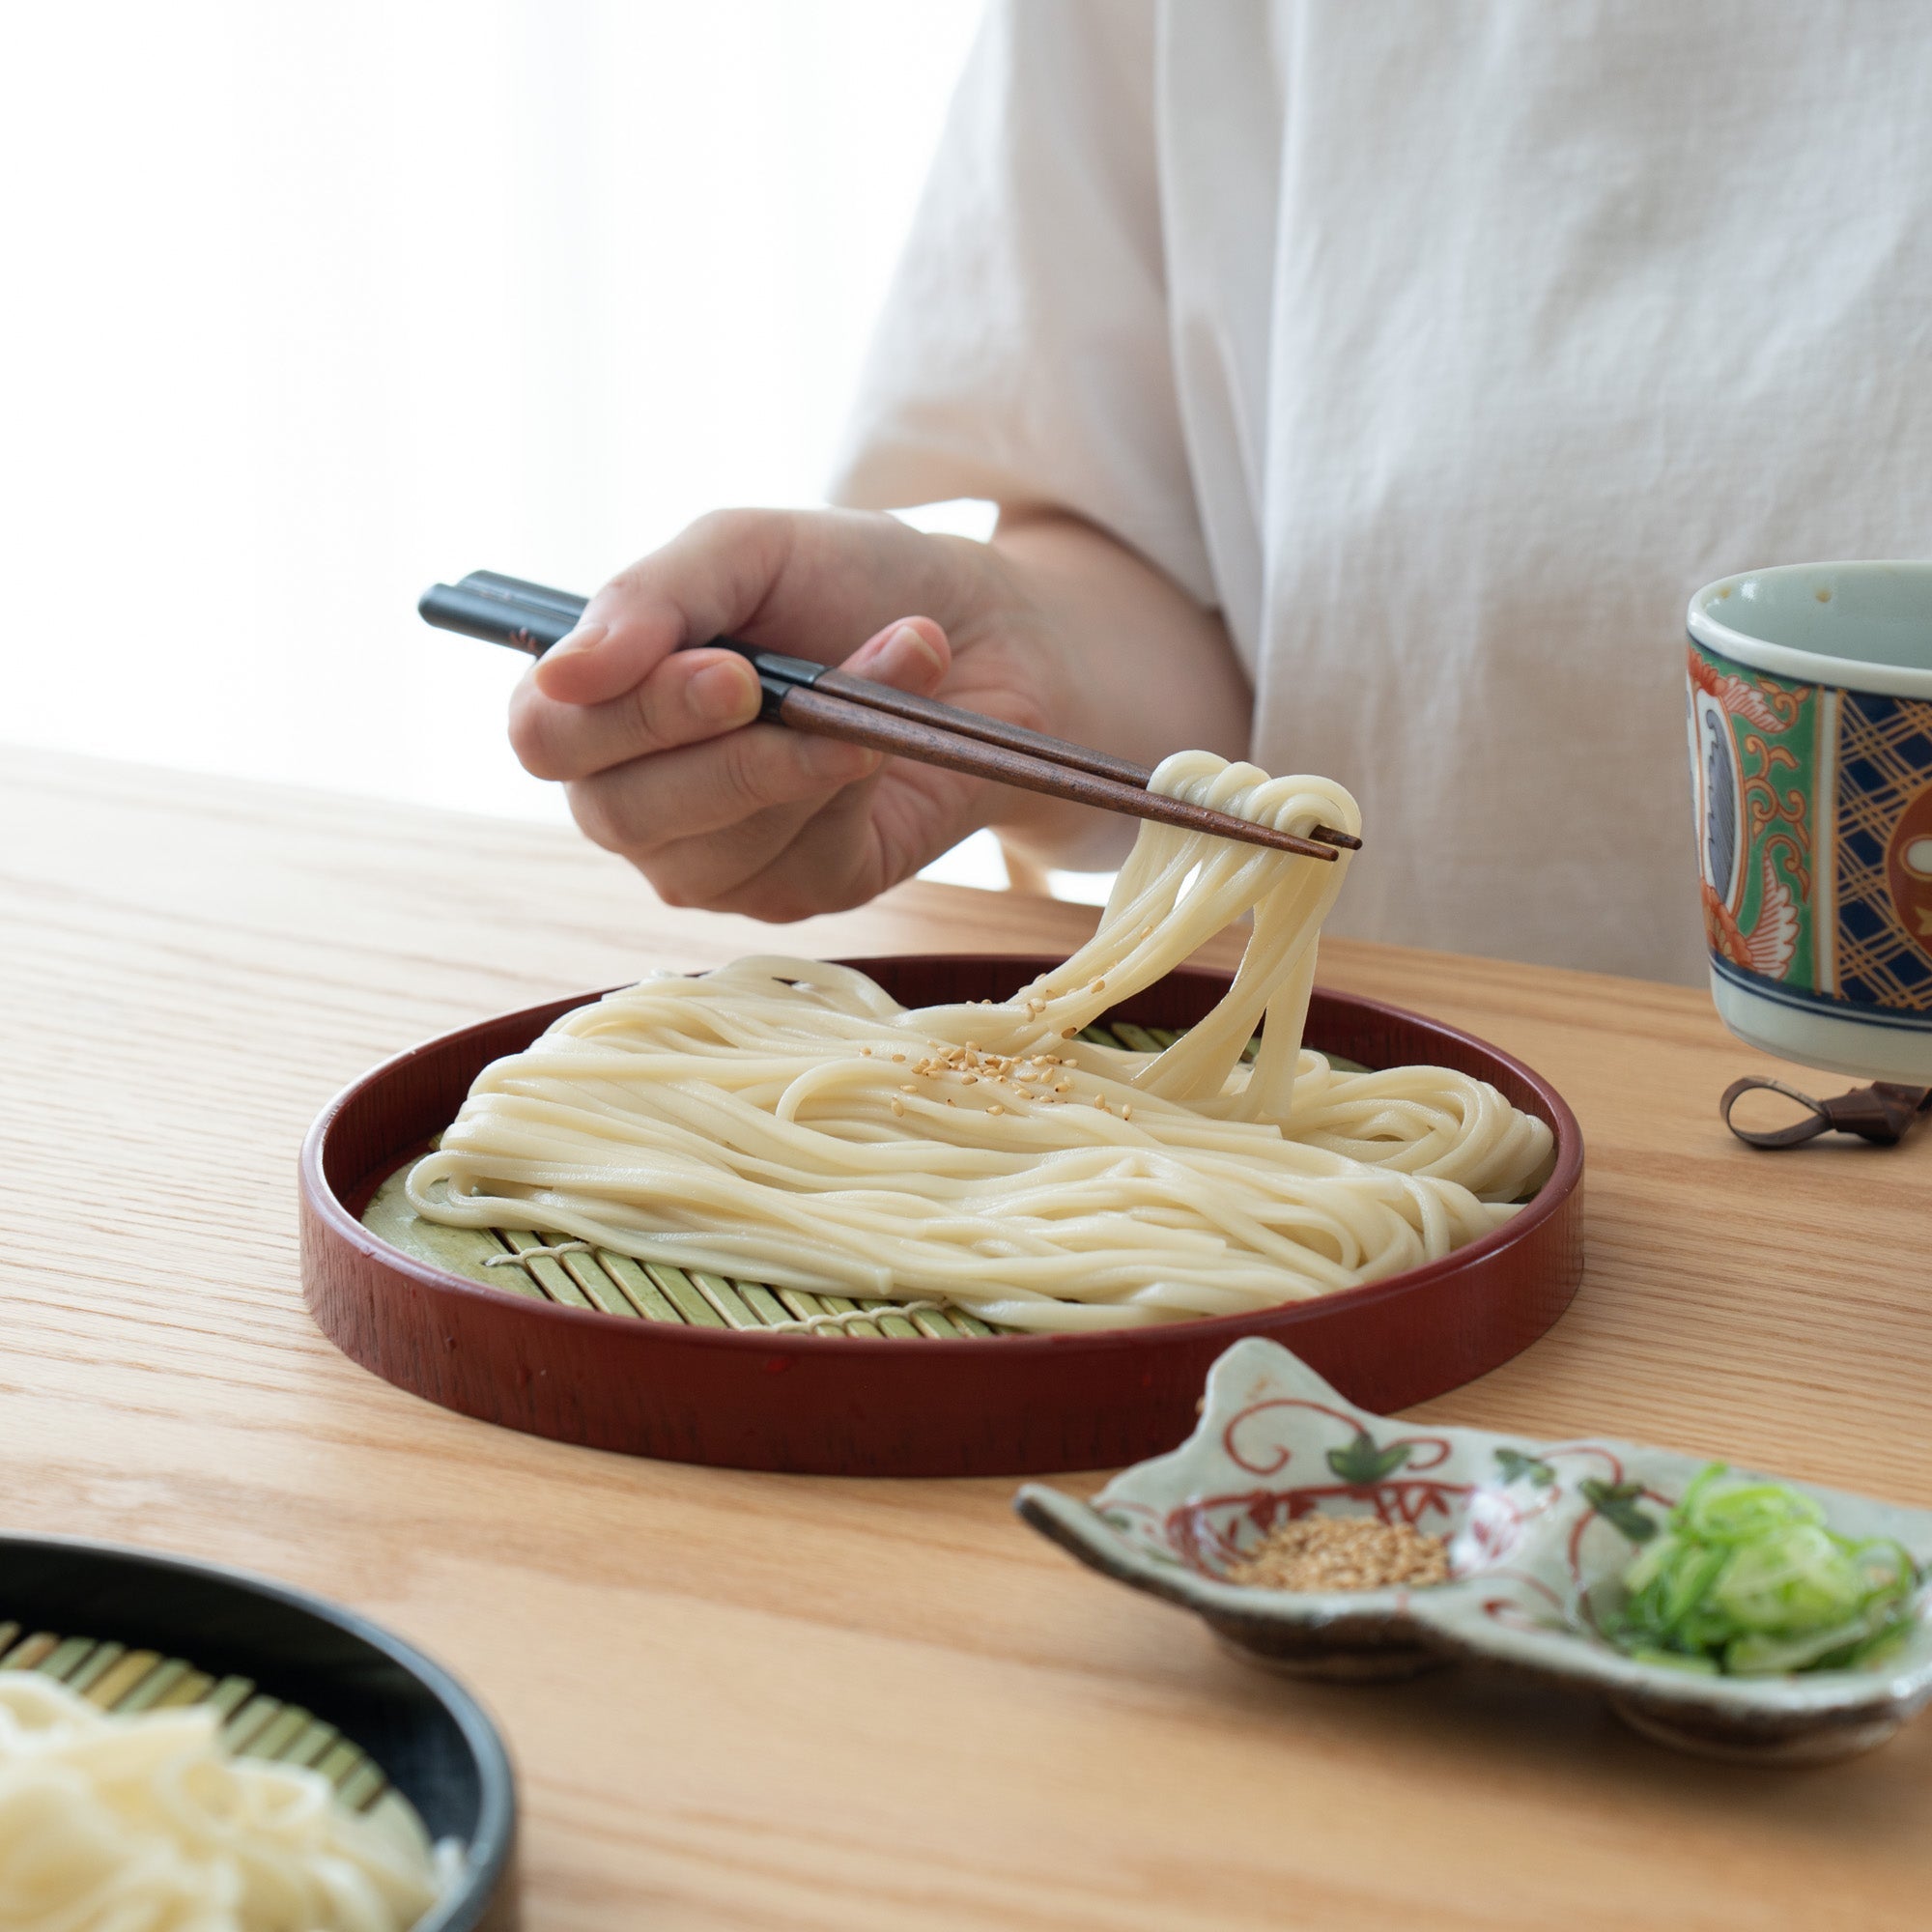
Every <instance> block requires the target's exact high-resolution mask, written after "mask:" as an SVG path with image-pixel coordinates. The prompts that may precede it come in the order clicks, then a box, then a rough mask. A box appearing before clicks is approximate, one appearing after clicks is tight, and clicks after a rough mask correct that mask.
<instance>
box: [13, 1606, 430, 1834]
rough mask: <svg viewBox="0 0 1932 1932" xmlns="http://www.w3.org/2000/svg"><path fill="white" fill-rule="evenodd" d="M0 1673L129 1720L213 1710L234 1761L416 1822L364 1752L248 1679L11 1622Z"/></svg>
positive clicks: (330, 1727) (363, 1808)
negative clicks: (316, 1783) (321, 1783)
mask: <svg viewBox="0 0 1932 1932" xmlns="http://www.w3.org/2000/svg"><path fill="white" fill-rule="evenodd" d="M0 1670H37V1671H39V1672H40V1673H41V1674H42V1675H43V1676H44V1677H52V1678H55V1679H57V1680H58V1681H59V1682H61V1683H63V1684H65V1685H66V1686H67V1687H68V1689H69V1690H77V1691H78V1692H79V1693H80V1694H81V1695H82V1696H83V1697H85V1698H86V1699H87V1701H88V1702H89V1703H90V1704H97V1705H99V1707H100V1709H101V1710H103V1711H112V1712H114V1713H116V1714H117V1715H119V1716H123V1717H126V1716H128V1715H130V1714H132V1713H134V1712H136V1711H166V1710H173V1709H175V1708H177V1707H180V1706H185V1705H190V1704H206V1705H209V1706H210V1707H211V1708H213V1710H215V1711H216V1712H218V1713H219V1714H220V1716H221V1719H222V1724H221V1743H222V1745H223V1747H224V1748H226V1749H227V1751H228V1752H229V1753H230V1755H231V1756H234V1757H252V1758H261V1759H264V1760H268V1761H271V1762H273V1763H276V1764H296V1765H305V1766H307V1767H309V1768H310V1769H312V1770H315V1771H319V1772H320V1773H321V1774H322V1775H323V1776H325V1777H326V1778H327V1779H328V1781H329V1783H330V1784H332V1785H333V1786H334V1787H335V1795H336V1796H337V1797H338V1798H339V1799H340V1800H341V1801H342V1803H343V1804H346V1805H347V1806H348V1807H349V1808H350V1809H351V1810H352V1811H366V1812H371V1813H374V1812H378V1811H380V1810H382V1809H384V1807H385V1806H388V1807H402V1808H404V1809H406V1810H408V1811H409V1813H410V1815H411V1817H412V1818H413V1816H414V1811H413V1807H412V1806H411V1805H410V1803H409V1800H408V1799H406V1798H405V1797H403V1795H402V1794H401V1793H400V1792H399V1791H396V1790H395V1789H394V1788H393V1787H392V1786H391V1785H390V1783H389V1781H388V1779H387V1778H386V1777H385V1776H384V1775H383V1771H382V1768H381V1767H380V1766H379V1765H378V1764H377V1763H376V1762H375V1760H374V1759H373V1758H371V1757H370V1756H369V1755H368V1754H367V1752H365V1751H364V1750H363V1749H362V1748H361V1747H359V1746H357V1745H354V1744H351V1743H350V1741H349V1740H348V1739H347V1738H345V1737H344V1736H343V1735H342V1733H341V1732H340V1731H338V1730H337V1729H336V1728H335V1726H334V1725H333V1724H331V1723H327V1722H326V1721H325V1720H324V1719H321V1718H318V1717H316V1716H314V1715H313V1713H311V1712H308V1711H304V1710H303V1709H302V1708H301V1706H300V1705H299V1704H284V1703H283V1702H282V1701H281V1700H280V1699H279V1698H276V1697H269V1696H265V1695H263V1694H261V1693H260V1692H258V1691H257V1690H256V1689H255V1686H254V1683H253V1681H252V1680H251V1679H249V1678H246V1677H214V1676H212V1675H211V1674H210V1673H209V1672H207V1671H205V1670H197V1669H196V1668H195V1667H194V1665H193V1664H191V1663H186V1662H183V1660H182V1659H180V1658H178V1657H163V1656H161V1655H160V1653H159V1652H158V1651H153V1650H130V1649H128V1646H127V1645H126V1644H122V1643H116V1642H114V1641H113V1639H111V1638H106V1639H102V1638H96V1637H89V1636H58V1635H56V1634H54V1633H53V1632H52V1631H23V1630H22V1628H21V1626H20V1625H19V1624H17V1623H14V1622H10V1621H6V1620H0Z"/></svg>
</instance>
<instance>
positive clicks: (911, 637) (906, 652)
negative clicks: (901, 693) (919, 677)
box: [866, 624, 939, 678]
mask: <svg viewBox="0 0 1932 1932" xmlns="http://www.w3.org/2000/svg"><path fill="white" fill-rule="evenodd" d="M866 668H867V671H868V672H874V673H876V672H880V671H883V672H884V673H885V674H886V675H887V677H889V678H890V677H893V676H895V675H899V676H904V675H913V674H923V675H925V676H930V675H931V673H932V672H934V671H936V670H937V669H938V668H939V653H938V652H937V651H936V650H934V649H933V647H932V644H931V642H930V641H929V640H928V639H927V638H926V636H925V634H924V632H923V631H918V630H915V629H914V628H913V626H912V625H910V624H901V625H900V626H899V627H898V629H897V630H895V632H893V633H892V635H891V636H890V637H888V638H887V639H886V640H885V642H884V643H883V644H881V645H880V646H879V648H878V652H877V654H876V655H875V656H874V657H873V658H872V660H871V662H870V663H869V664H868V665H867V667H866Z"/></svg>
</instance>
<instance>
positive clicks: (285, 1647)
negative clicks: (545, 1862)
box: [0, 1536, 518, 1932]
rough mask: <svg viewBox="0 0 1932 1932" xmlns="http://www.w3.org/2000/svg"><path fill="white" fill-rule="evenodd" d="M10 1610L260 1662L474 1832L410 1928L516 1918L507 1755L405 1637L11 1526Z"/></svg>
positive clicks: (328, 1607)
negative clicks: (451, 1873)
mask: <svg viewBox="0 0 1932 1932" xmlns="http://www.w3.org/2000/svg"><path fill="white" fill-rule="evenodd" d="M0 1617H5V1618H9V1619H14V1620H17V1621H18V1622H19V1623H20V1624H22V1625H24V1626H25V1627H26V1628H27V1629H29V1630H33V1629H45V1630H50V1631H57V1632H59V1633H61V1634H63V1635H70V1636H91V1637H97V1638H100V1639H106V1638H110V1637H111V1638H114V1639H116V1640H117V1641H119V1642H121V1643H124V1644H127V1645H128V1647H129V1648H130V1649H131V1648H134V1647H137V1646H138V1647H140V1648H142V1649H147V1650H156V1651H159V1652H160V1653H161V1655H162V1656H163V1657H182V1658H185V1659H187V1660H188V1661H189V1662H191V1663H193V1664H194V1666H195V1667H196V1668H197V1669H200V1670H206V1671H210V1672H212V1673H213V1674H215V1675H217V1676H226V1675H231V1674H232V1675H235V1676H241V1677H251V1678H253V1679H254V1680H255V1682H256V1683H257V1685H258V1686H259V1687H260V1688H261V1690H264V1691H266V1692H268V1693H269V1694H270V1695H272V1696H275V1697H279V1698H281V1699H283V1700H284V1701H285V1702H287V1703H290V1704H299V1705H302V1706H304V1707H305V1708H306V1709H308V1710H310V1711H312V1712H313V1713H314V1714H315V1715H316V1716H317V1717H319V1718H323V1719H327V1721H328V1722H329V1723H331V1724H334V1725H335V1726H336V1727H337V1728H338V1729H340V1731H341V1732H342V1734H343V1736H344V1737H346V1738H349V1739H351V1740H353V1741H354V1742H355V1744H357V1745H359V1746H360V1747H362V1749H363V1750H365V1751H367V1752H368V1754H369V1756H370V1757H372V1758H373V1759H374V1760H375V1761H376V1763H377V1764H378V1765H379V1766H380V1767H381V1768H382V1770H383V1771H384V1774H385V1775H386V1776H387V1777H388V1779H389V1782H390V1783H391V1784H393V1785H394V1786H395V1787H396V1789H397V1790H398V1791H400V1792H401V1793H402V1794H403V1796H404V1797H405V1798H407V1799H408V1800H409V1801H410V1803H411V1804H413V1805H414V1806H415V1808H416V1810H417V1812H418V1813H419V1814H420V1815H421V1817H422V1821H423V1823H424V1824H425V1825H426V1826H427V1827H428V1828H429V1834H430V1836H431V1837H432V1838H445V1837H453V1838H460V1839H462V1840H463V1842H464V1843H465V1844H466V1845H467V1846H468V1847H469V1853H468V1856H467V1858H466V1860H465V1863H464V1871H463V1879H462V1882H461V1883H460V1884H459V1885H458V1886H457V1888H456V1889H455V1890H454V1891H453V1892H452V1893H451V1894H450V1895H449V1896H448V1897H447V1898H446V1899H444V1900H443V1902H442V1904H441V1905H440V1907H438V1908H437V1909H436V1910H435V1911H433V1912H432V1913H430V1915H429V1916H428V1917H427V1918H422V1919H419V1920H418V1921H417V1923H416V1926H415V1928H414V1932H516V1927H517V1924H518V1910H517V1897H516V1839H517V1797H516V1787H515V1783H514V1780H513V1778H512V1776H511V1772H510V1760H509V1754H508V1753H507V1752H506V1751H505V1750H504V1748H503V1741H502V1739H501V1738H500V1737H499V1736H498V1735H497V1727H496V1725H495V1724H494V1723H492V1722H491V1720H490V1719H489V1718H488V1717H487V1716H486V1715H485V1713H484V1711H483V1708H482V1706H481V1705H480V1704H478V1703H477V1702H476V1700H475V1699H474V1698H473V1697H472V1696H470V1694H469V1691H467V1690H464V1688H463V1687H462V1685H460V1684H459V1683H457V1681H456V1680H455V1679H454V1678H453V1677H451V1676H450V1675H449V1673H448V1672H447V1671H445V1670H443V1669H442V1668H441V1667H440V1665H438V1664H435V1663H432V1662H430V1660H429V1659H428V1658H426V1657H425V1656H423V1654H422V1653H421V1652H420V1651H418V1650H414V1649H412V1647H411V1646H410V1645H409V1644H407V1643H405V1642H403V1641H402V1639H401V1638H400V1637H395V1636H391V1635H390V1634H389V1633H388V1632H387V1631H385V1630H383V1629H381V1628H380V1627H379V1626H377V1625H375V1624H372V1623H369V1622H367V1621H366V1620H365V1619H363V1618H361V1617H358V1616H355V1614H353V1613H352V1612H351V1611H348V1610H344V1609H339V1608H337V1607H336V1606H335V1605H332V1604H327V1603H325V1602H323V1601H322V1600H321V1599H320V1598H318V1597H311V1596H308V1595H306V1594H304V1593H303V1592H302V1591H299V1590H295V1589H291V1588H290V1587H289V1586H288V1585H287V1584H285V1583H276V1582H271V1581H270V1580H269V1579H268V1578H266V1577H249V1576H245V1575H243V1574H242V1573H241V1571H239V1570H225V1569H222V1568H219V1567H218V1566H216V1565H214V1564H211V1563H193V1562H189V1561H188V1560H186V1559H185V1558H184V1557H179V1556H156V1555H150V1554H148V1553H147V1552H146V1551H143V1550H135V1549H123V1548H116V1547H115V1546H113V1545H112V1544H105V1543H84V1542H79V1541H75V1540H71V1539H69V1538H66V1537H36V1536H0Z"/></svg>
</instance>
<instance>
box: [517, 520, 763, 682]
mask: <svg viewBox="0 0 1932 1932" xmlns="http://www.w3.org/2000/svg"><path fill="white" fill-rule="evenodd" d="M782 528H783V526H782V523H781V520H779V519H776V518H773V517H770V516H766V515H760V514H758V513H757V512H750V513H743V512H732V511H721V512H717V513H714V514H713V515H711V516H708V517H701V518H699V519H698V521H697V522H696V523H695V524H693V525H692V526H691V527H690V528H689V529H687V530H685V531H683V532H682V533H681V534H680V535H678V536H676V537H673V538H672V539H671V541H670V542H669V543H668V544H666V545H665V546H664V548H663V549H662V550H655V551H653V552H652V553H651V554H650V555H649V556H646V557H642V558H640V559H639V561H638V562H636V563H634V564H632V565H631V566H630V568H629V569H628V570H622V571H619V572H618V574H617V575H616V576H615V577H613V578H612V579H611V582H609V583H607V584H605V586H604V587H603V588H602V589H601V590H600V591H598V592H597V594H596V595H595V596H594V597H592V598H591V600H590V602H589V603H588V604H586V605H585V606H584V609H583V615H582V617H580V618H579V619H578V622H577V628H576V629H575V630H573V631H572V632H571V633H570V635H569V636H568V637H566V638H563V639H560V640H559V641H558V642H557V643H555V644H554V645H553V646H552V647H551V649H550V650H548V651H547V652H545V653H544V655H543V657H542V658H541V659H540V660H539V662H538V664H537V667H536V670H535V673H534V677H535V682H536V687H537V689H538V690H539V691H540V692H542V693H543V695H544V696H546V697H550V698H554V699H556V700H557V701H558V702H559V703H563V704H604V703H608V702H609V701H610V700H611V698H613V697H621V696H623V695H624V693H626V692H627V691H633V690H635V689H636V688H637V687H638V686H639V684H641V683H642V682H643V681H644V679H645V678H647V677H648V676H649V675H650V674H651V672H652V671H654V670H655V669H656V668H658V666H659V665H661V664H662V663H663V662H664V661H665V659H666V658H668V656H669V655H670V654H671V652H673V651H676V650H682V649H683V648H684V646H685V645H686V644H690V643H708V642H709V641H710V640H711V639H713V638H718V637H724V636H725V635H727V634H728V633H729V632H730V631H732V630H733V629H734V628H735V627H737V626H738V625H740V624H742V623H744V622H745V621H746V620H747V619H748V618H750V617H751V616H752V615H753V613H754V612H755V611H756V610H757V608H758V605H759V603H760V602H761V601H762V600H763V598H764V596H765V594H766V592H767V591H768V590H769V588H770V586H771V583H772V582H773V580H774V579H775V578H776V577H777V575H778V572H779V570H780V568H781V563H782Z"/></svg>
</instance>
